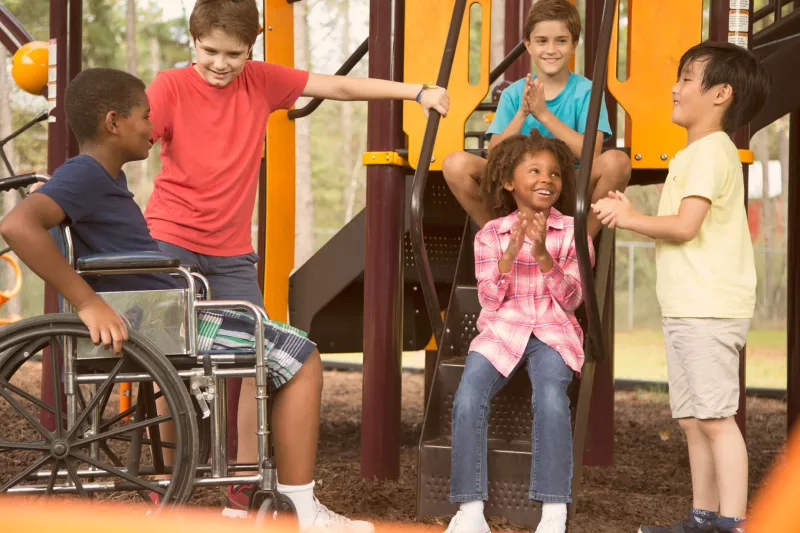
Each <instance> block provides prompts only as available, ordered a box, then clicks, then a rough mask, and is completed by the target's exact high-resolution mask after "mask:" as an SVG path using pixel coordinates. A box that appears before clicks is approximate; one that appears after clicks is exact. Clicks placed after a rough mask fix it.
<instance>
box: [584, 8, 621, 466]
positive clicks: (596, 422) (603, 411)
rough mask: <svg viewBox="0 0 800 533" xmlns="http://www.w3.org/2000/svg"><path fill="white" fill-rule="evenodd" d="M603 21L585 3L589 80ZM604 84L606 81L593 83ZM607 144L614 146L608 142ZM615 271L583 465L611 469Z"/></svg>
mask: <svg viewBox="0 0 800 533" xmlns="http://www.w3.org/2000/svg"><path fill="white" fill-rule="evenodd" d="M602 17H603V0H587V1H586V16H585V17H584V18H585V22H584V27H585V28H586V31H585V33H584V35H585V38H584V42H585V43H586V45H585V46H586V53H585V54H584V72H585V74H586V76H587V77H591V75H592V68H593V66H594V60H595V53H596V49H597V39H598V37H599V35H600V22H601V19H602ZM596 82H597V83H602V84H605V80H596ZM605 97H606V108H607V109H608V119H609V122H610V123H611V127H612V129H613V130H616V126H617V120H616V116H617V103H616V101H615V100H614V98H613V97H612V96H611V95H610V94H609V93H608V91H606V94H605ZM609 143H613V140H610V141H609ZM614 271H615V269H614V267H613V265H612V267H611V270H610V274H609V275H610V276H611V278H610V280H611V281H610V283H609V285H608V292H607V293H606V299H605V306H604V308H603V324H604V326H605V327H604V332H603V333H604V335H605V337H606V356H607V359H606V361H605V362H604V363H602V364H598V365H597V367H596V368H595V374H594V386H593V387H592V400H591V408H590V410H589V429H588V430H587V433H586V451H585V452H584V455H583V463H584V464H585V465H587V466H611V465H612V464H613V463H614V292H613V291H614V283H613V280H614Z"/></svg>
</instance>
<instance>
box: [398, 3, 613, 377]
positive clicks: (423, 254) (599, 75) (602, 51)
mask: <svg viewBox="0 0 800 533" xmlns="http://www.w3.org/2000/svg"><path fill="white" fill-rule="evenodd" d="M616 5H617V2H616V0H606V2H605V3H604V8H603V18H602V22H601V25H600V34H599V37H598V41H599V42H598V49H597V55H596V57H595V63H594V70H593V77H592V79H593V80H597V81H598V83H594V84H593V85H592V92H591V96H590V99H589V112H588V119H587V124H586V129H585V133H584V143H583V147H582V150H581V161H582V162H585V163H582V164H581V167H580V170H579V172H578V177H577V191H576V198H575V233H576V234H577V235H588V231H587V219H588V209H589V201H590V195H589V181H590V177H591V172H592V162H593V159H594V150H595V145H596V143H597V130H598V122H599V120H600V109H601V104H602V98H603V92H604V91H603V88H604V87H605V83H604V80H605V78H606V74H607V68H608V50H609V47H610V45H611V29H612V27H613V21H614V10H615V8H616ZM465 7H466V0H456V3H455V6H454V8H453V17H452V19H451V20H450V29H449V31H448V34H447V40H446V42H445V49H444V54H443V56H442V63H441V67H440V69H439V77H438V79H437V81H436V84H437V85H439V86H440V87H445V88H446V87H447V84H448V82H449V80H450V71H451V70H452V66H453V59H454V57H455V49H456V44H457V43H458V36H459V31H460V29H461V22H462V19H463V16H464V11H465ZM524 50H525V46H524V43H522V42H521V43H519V44H518V45H517V46H516V47H515V48H514V50H512V52H511V53H510V54H509V55H508V56H507V57H506V58H505V59H504V60H503V62H502V63H501V64H500V65H498V67H497V68H495V70H494V71H492V74H491V76H490V77H491V78H493V79H494V80H497V78H499V77H500V75H502V72H503V71H504V70H503V71H501V70H499V67H500V66H501V65H502V66H503V69H506V68H508V66H510V65H511V64H512V63H513V62H514V60H516V59H517V58H518V57H519V56H520V55H522V53H523V52H524ZM515 54H516V55H515ZM440 118H441V117H440V115H439V114H438V113H431V114H430V116H429V117H428V123H427V127H426V128H425V135H424V137H423V141H422V148H421V149H420V157H419V164H418V166H417V171H416V172H415V173H414V182H413V184H412V189H411V246H412V249H413V251H414V262H415V264H416V267H417V271H418V273H419V278H420V285H421V288H422V295H423V298H424V299H425V307H426V309H427V311H428V317H429V319H430V321H431V326H432V328H433V332H434V338H435V339H436V342H437V346H441V342H442V339H443V333H444V321H443V320H442V317H441V306H440V304H439V298H438V296H437V294H436V287H435V284H434V280H433V274H432V272H431V267H430V262H429V260H428V252H427V249H426V247H425V238H424V230H423V226H422V218H423V215H424V213H423V198H424V194H425V187H426V185H427V179H428V173H429V171H430V163H431V155H432V154H433V147H434V143H435V141H436V132H437V131H438V128H439V120H440ZM576 251H577V255H578V264H579V267H580V273H581V284H582V288H583V301H584V305H585V307H586V314H587V319H588V338H589V341H590V342H591V343H592V346H593V348H594V349H593V350H592V351H590V352H589V353H590V354H593V356H594V359H595V360H597V361H598V362H602V361H604V360H605V343H604V342H603V330H602V321H601V318H600V310H599V305H598V301H597V294H596V287H595V280H594V275H593V271H592V264H591V259H590V255H589V244H588V239H586V240H584V239H576Z"/></svg>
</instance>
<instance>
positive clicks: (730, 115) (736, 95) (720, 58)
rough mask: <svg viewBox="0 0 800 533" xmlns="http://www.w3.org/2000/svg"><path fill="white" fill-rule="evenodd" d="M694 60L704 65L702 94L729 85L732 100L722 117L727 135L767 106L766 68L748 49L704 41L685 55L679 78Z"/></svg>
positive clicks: (679, 69)
mask: <svg viewBox="0 0 800 533" xmlns="http://www.w3.org/2000/svg"><path fill="white" fill-rule="evenodd" d="M695 61H698V62H702V63H704V65H705V68H704V69H703V85H702V88H703V91H707V90H709V89H710V88H712V87H714V86H716V85H721V84H727V85H730V86H731V89H732V90H733V100H732V101H731V104H730V105H729V106H728V109H726V110H725V115H724V116H723V117H722V129H723V130H725V131H726V132H728V133H731V132H733V131H735V130H736V129H738V128H740V127H742V126H744V125H745V124H747V123H749V122H750V121H751V120H753V118H754V117H755V116H756V114H757V113H758V112H759V111H761V108H762V107H764V103H766V101H767V96H769V91H770V85H771V82H770V75H769V71H768V70H767V68H766V67H765V66H764V65H763V64H762V63H761V62H760V61H759V60H758V58H756V56H755V55H754V54H753V53H752V52H751V51H749V50H747V49H745V48H742V47H741V46H737V45H735V44H731V43H723V42H705V43H701V44H698V45H696V46H693V47H692V48H690V49H689V50H687V51H686V53H685V54H683V57H681V61H680V63H679V64H678V78H680V76H681V72H683V69H684V68H686V67H687V66H689V65H691V64H692V63H694V62H695Z"/></svg>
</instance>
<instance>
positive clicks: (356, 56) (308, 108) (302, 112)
mask: <svg viewBox="0 0 800 533" xmlns="http://www.w3.org/2000/svg"><path fill="white" fill-rule="evenodd" d="M368 51H369V39H368V38H367V39H364V42H363V43H361V44H360V45H359V47H358V48H356V50H355V52H353V53H352V54H350V57H348V58H347V61H345V62H344V63H342V66H341V67H339V70H337V71H336V74H335V75H336V76H346V75H348V74H350V71H351V70H353V68H355V66H356V65H357V64H358V62H359V61H361V59H362V58H363V57H364V56H365V55H367V52H368ZM324 101H325V99H324V98H312V99H311V101H310V102H308V103H307V104H306V105H304V106H303V107H301V108H299V109H292V110H291V111H289V120H296V119H298V118H303V117H307V116H308V115H310V114H311V113H313V112H314V111H315V110H316V109H317V108H318V107H319V106H320V104H322V102H324Z"/></svg>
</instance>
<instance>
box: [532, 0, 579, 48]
mask: <svg viewBox="0 0 800 533" xmlns="http://www.w3.org/2000/svg"><path fill="white" fill-rule="evenodd" d="M548 20H557V21H559V22H563V23H564V24H566V25H567V29H568V30H569V33H570V35H572V42H574V43H577V42H578V40H579V39H580V38H581V15H580V13H578V8H577V7H575V4H573V3H571V2H569V1H568V0H538V1H537V2H534V3H533V5H532V6H531V8H530V9H529V10H528V16H527V17H526V18H525V30H524V31H525V33H523V34H522V35H523V37H524V38H525V40H526V41H530V39H531V33H533V28H535V27H536V25H537V24H539V23H540V22H546V21H548Z"/></svg>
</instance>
